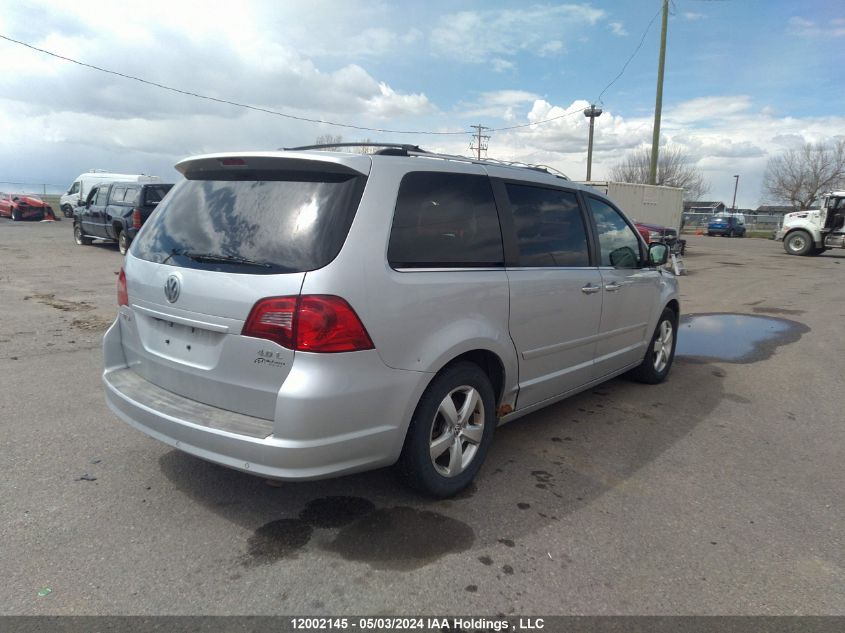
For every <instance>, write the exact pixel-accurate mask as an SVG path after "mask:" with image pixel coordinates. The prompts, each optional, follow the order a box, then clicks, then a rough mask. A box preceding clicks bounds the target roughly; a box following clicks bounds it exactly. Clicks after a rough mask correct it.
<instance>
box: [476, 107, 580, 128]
mask: <svg viewBox="0 0 845 633" xmlns="http://www.w3.org/2000/svg"><path fill="white" fill-rule="evenodd" d="M586 109H587V108H580V109H578V110H573V111H572V112H565V113H564V114H559V115H558V116H553V117H551V118H550V119H543V120H542V121H534V122H533V123H522V124H521V125H511V126H508V127H496V128H487V131H488V132H504V131H505V130H516V129H518V128H522V127H531V126H532V125H543V124H544V123H549V122H550V121H557V120H558V119H565V118H566V117H568V116H572V115H573V114H579V113H581V112H583V111H584V110H586Z"/></svg>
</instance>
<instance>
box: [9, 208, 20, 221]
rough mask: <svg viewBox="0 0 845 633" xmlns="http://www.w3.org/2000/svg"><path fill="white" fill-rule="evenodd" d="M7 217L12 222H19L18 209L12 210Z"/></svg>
mask: <svg viewBox="0 0 845 633" xmlns="http://www.w3.org/2000/svg"><path fill="white" fill-rule="evenodd" d="M9 217H10V218H12V222H19V221H20V219H21V212H20V209H12V214H11V215H10V216H9Z"/></svg>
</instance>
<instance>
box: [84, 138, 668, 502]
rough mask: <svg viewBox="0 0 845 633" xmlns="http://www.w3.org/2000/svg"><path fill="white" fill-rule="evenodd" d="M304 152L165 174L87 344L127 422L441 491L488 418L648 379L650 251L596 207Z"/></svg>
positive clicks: (658, 259)
mask: <svg viewBox="0 0 845 633" xmlns="http://www.w3.org/2000/svg"><path fill="white" fill-rule="evenodd" d="M313 149H314V148H299V150H292V151H280V152H256V153H246V154H213V155H205V156H198V157H194V158H189V159H186V160H184V161H182V162H180V163H179V164H178V165H177V166H176V168H177V170H178V171H180V172H181V173H182V174H184V176H185V180H183V181H182V182H180V183H179V184H177V185H176V186H175V187H174V188H173V190H172V191H171V192H170V193H169V194H168V196H167V197H166V198H165V199H164V201H163V202H162V203H161V206H160V208H159V209H158V210H157V211H156V213H155V214H154V215H153V216H152V218H151V220H150V222H149V223H148V224H147V225H146V226H144V228H143V230H142V231H141V232H140V234H139V235H138V238H137V239H136V240H135V242H134V243H133V244H132V246H131V247H130V248H129V252H128V254H127V256H126V259H125V262H124V267H123V268H122V269H121V271H120V275H119V278H118V304H119V312H118V318H117V320H116V321H115V323H114V324H113V325H112V326H111V328H109V330H108V331H107V333H106V335H105V338H104V343H103V353H104V365H105V367H104V372H103V383H104V387H105V392H106V399H107V402H108V404H109V406H110V407H111V408H112V410H113V411H114V412H115V413H116V415H118V416H119V417H120V418H122V419H123V420H124V421H126V422H127V423H129V424H130V425H132V426H133V427H135V428H137V429H139V430H141V431H143V432H144V433H146V434H148V435H150V436H152V437H154V438H156V439H159V440H161V441H164V442H166V443H167V444H169V445H170V446H174V447H176V448H177V449H179V450H182V451H186V452H188V453H191V454H193V455H196V456H198V457H201V458H203V459H206V460H209V461H212V462H216V463H219V464H223V465H225V466H228V467H231V468H235V469H238V470H242V471H245V472H249V473H254V474H256V475H259V476H262V477H268V478H275V479H287V480H303V479H318V478H325V477H331V476H337V475H342V474H346V473H353V472H358V471H362V470H368V469H373V468H378V467H382V466H387V465H390V464H396V465H397V467H398V471H399V473H400V474H401V475H402V476H403V477H404V478H405V480H406V481H407V482H408V483H410V484H411V485H412V486H414V487H415V488H416V489H418V490H419V491H422V492H423V493H425V494H429V495H433V496H438V497H445V496H449V495H453V494H455V493H457V492H458V491H460V490H461V489H463V488H465V487H466V486H467V485H468V484H469V483H470V482H471V481H472V479H473V478H474V477H475V475H476V473H477V472H478V471H479V469H480V468H481V465H482V462H483V461H484V459H485V456H486V454H487V451H488V448H489V446H490V443H491V441H492V439H493V433H494V427H496V426H497V425H498V424H502V423H504V422H508V421H511V420H514V419H516V418H519V417H521V416H523V415H526V414H528V413H530V412H532V411H536V410H537V409H539V408H541V407H544V406H547V405H549V404H552V403H554V402H557V401H559V400H561V399H562V398H565V397H567V396H570V395H572V394H575V393H577V392H579V391H582V390H584V389H588V388H590V387H591V386H593V385H596V384H598V383H600V382H603V381H605V380H608V379H610V378H612V377H614V376H616V375H619V374H621V373H624V372H632V376H634V377H635V378H636V379H638V380H640V381H642V382H646V383H658V382H660V381H662V380H664V379H665V378H666V376H667V374H668V372H669V369H670V367H671V365H672V360H673V356H674V350H675V341H676V338H677V337H676V333H677V327H678V315H679V300H678V288H677V282H676V280H675V278H674V277H673V276H672V275H671V274H670V273H668V272H667V271H665V270H663V269H662V266H663V265H664V264H665V263H666V260H667V256H668V248H667V246H666V245H664V244H652V245H650V246H647V245H646V244H645V243H644V241H643V240H642V239H641V238H640V236H639V233H638V232H637V229H636V228H635V226H634V224H633V223H632V222H631V221H630V220H629V219H628V218H627V217H626V216H625V214H624V213H623V212H622V211H621V210H620V209H619V208H617V207H616V206H615V205H614V203H613V202H612V201H611V200H610V199H608V198H607V197H606V196H604V195H602V194H600V193H598V192H597V191H595V190H593V189H591V188H589V187H585V186H582V185H578V184H575V183H573V182H571V181H569V180H567V179H565V178H561V177H557V176H554V175H551V174H549V173H545V172H541V171H538V170H536V169H527V168H518V167H511V166H504V165H500V164H495V163H492V162H486V161H476V160H472V159H457V158H455V157H447V156H439V155H437V154H430V153H427V152H422V151H421V150H419V149H418V148H415V147H411V146H393V147H389V148H386V149H384V150H380V151H379V152H377V153H376V154H374V155H355V154H347V153H341V152H324V151H312V150H313ZM116 186H118V185H109V186H108V187H107V188H106V187H105V186H104V191H113V190H114V187H116ZM120 186H125V185H120ZM99 195H100V194H99V193H98V194H97V196H96V197H97V199H99V200H100V202H101V203H102V204H105V205H106V206H108V205H107V200H108V197H109V194H108V193H103V194H102V195H103V198H102V199H100V198H99ZM124 195H126V194H124ZM102 204H101V206H102ZM89 222H90V223H91V225H92V226H93V225H94V224H96V222H94V221H90V220H89ZM102 225H103V226H104V227H108V226H109V223H108V222H107V221H106V222H103V223H102ZM104 230H108V229H104ZM82 236H83V237H84V236H85V233H83V234H82Z"/></svg>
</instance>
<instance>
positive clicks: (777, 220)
mask: <svg viewBox="0 0 845 633" xmlns="http://www.w3.org/2000/svg"><path fill="white" fill-rule="evenodd" d="M728 215H729V214H728ZM712 217H713V214H712V213H693V212H687V213H684V214H683V219H682V220H681V226H682V231H683V232H684V233H695V231H697V230H698V229H702V230H704V231H706V230H707V223H708V222H710V219H711V218H712ZM744 217H745V228H746V230H748V231H777V230H778V229H779V228H780V227H781V226H782V225H783V214H780V213H775V214H768V213H753V214H752V213H745V214H744Z"/></svg>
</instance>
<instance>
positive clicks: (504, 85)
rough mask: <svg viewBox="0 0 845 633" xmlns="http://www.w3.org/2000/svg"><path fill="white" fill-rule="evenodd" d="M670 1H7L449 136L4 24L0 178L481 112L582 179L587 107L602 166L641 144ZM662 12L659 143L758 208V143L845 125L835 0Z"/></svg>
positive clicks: (58, 26) (155, 164)
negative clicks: (683, 153) (594, 111)
mask: <svg viewBox="0 0 845 633" xmlns="http://www.w3.org/2000/svg"><path fill="white" fill-rule="evenodd" d="M660 5H661V2H660V0H612V1H611V0H606V1H601V0H594V1H593V2H590V3H577V2H573V3H551V2H549V3H537V4H532V3H531V2H500V1H497V0H484V1H477V2H476V1H468V2H460V1H455V0H450V1H439V0H428V1H425V2H423V1H421V0H420V1H414V2H412V1H410V0H408V1H402V2H380V1H378V0H366V1H363V2H358V1H355V0H345V1H342V2H341V1H338V2H329V1H322V0H308V1H307V2H295V1H293V0H286V1H284V2H279V1H272V2H259V1H254V2H251V1H248V0H240V1H238V2H232V1H229V2H217V1H215V0H205V1H203V2H188V1H182V0H169V1H167V2H163V1H158V0H144V1H143V2H134V1H132V0H129V1H127V0H124V1H122V2H120V3H111V2H105V3H104V2H102V1H101V0H98V1H96V2H86V1H84V0H75V1H74V2H73V3H70V2H58V1H57V2H28V1H26V0H23V1H22V0H0V35H3V36H6V37H9V38H13V39H16V40H20V41H22V42H26V43H28V44H31V45H32V46H36V47H39V48H42V49H45V50H48V51H52V52H54V53H56V54H59V55H63V56H66V57H70V58H73V59H76V60H79V61H81V62H85V63H87V64H91V65H95V66H99V67H102V68H105V69H109V70H113V71H117V72H120V73H124V74H128V75H134V76H137V77H141V78H143V79H146V80H148V81H151V82H155V83H159V84H164V85H167V86H172V87H175V88H178V89H180V90H184V91H188V92H194V93H198V94H203V95H207V96H210V97H214V98H217V99H223V100H228V101H235V102H238V103H243V104H249V105H252V106H255V107H257V108H264V109H268V110H273V111H276V112H281V113H285V114H289V115H293V116H296V117H303V118H307V119H317V120H319V121H333V122H337V123H342V124H346V125H350V126H360V127H369V128H378V129H389V130H409V131H417V132H440V133H442V132H452V133H456V134H398V133H381V132H374V131H367V130H360V129H355V128H351V127H335V126H331V125H328V124H326V123H310V122H307V121H301V120H295V119H290V118H285V117H282V116H278V115H273V114H268V113H264V112H259V111H255V110H249V109H244V108H240V107H235V106H231V105H225V104H221V103H217V102H214V101H209V100H203V99H198V98H196V97H191V96H187V95H183V94H177V93H174V92H168V91H165V90H162V89H160V88H155V87H152V86H150V85H145V84H142V83H139V82H136V81H132V80H129V79H125V78H122V77H118V76H115V75H110V74H106V73H103V72H98V71H96V70H92V69H90V68H86V67H82V66H79V65H76V64H73V63H70V62H67V61H63V60H60V59H57V58H55V57H50V56H48V55H45V54H44V53H40V52H37V51H34V50H31V49H28V48H25V47H23V46H21V45H19V44H14V43H12V42H9V41H7V40H0V77H2V78H3V90H2V91H0V188H2V189H10V188H13V186H12V185H9V184H4V182H23V183H49V184H50V185H56V186H58V187H66V186H67V185H68V184H69V183H70V182H71V181H72V180H73V178H75V177H76V176H77V175H78V174H79V173H80V172H83V171H86V170H88V169H90V168H100V169H108V170H112V171H122V172H129V173H153V174H157V175H160V176H163V177H165V178H167V179H175V178H176V177H177V174H176V172H175V171H174V170H173V169H172V165H173V163H175V162H176V161H177V160H179V159H180V158H183V157H185V156H188V155H191V154H197V153H204V152H213V151H228V150H247V149H275V148H278V147H282V146H292V145H297V144H307V143H313V142H314V141H315V140H316V138H317V137H318V136H320V135H324V134H332V135H341V136H343V138H344V140H348V141H355V140H361V139H365V138H369V139H372V140H381V141H399V142H410V143H417V144H419V145H421V146H422V147H424V148H426V149H432V150H437V151H446V152H449V153H467V152H468V147H469V142H470V137H469V134H468V131H469V126H470V125H473V124H482V125H486V126H488V127H491V128H494V129H495V130H500V131H494V132H492V133H491V137H492V138H491V139H490V145H489V155H490V156H491V157H494V158H499V159H505V160H522V161H526V162H532V163H544V164H548V165H552V166H554V167H556V168H558V169H560V170H562V171H564V172H565V173H567V174H568V175H569V176H570V177H571V178H573V179H575V180H578V179H583V178H584V176H585V169H586V140H587V120H586V119H585V118H584V116H583V115H582V114H581V113H580V110H581V109H583V108H584V107H585V106H586V105H588V104H589V103H590V102H596V103H600V104H601V105H602V107H603V108H604V114H603V115H602V116H601V117H600V118H599V119H597V121H596V138H595V143H596V149H595V154H594V164H593V177H594V178H595V179H601V178H604V177H606V176H608V173H609V169H610V167H611V166H612V165H613V164H614V163H616V162H618V161H619V160H620V159H621V158H622V157H624V155H625V153H626V152H628V151H630V150H632V149H634V148H637V147H640V146H643V145H647V144H650V143H651V134H652V118H653V109H654V93H655V82H656V68H657V53H658V44H659V27H660V19H659V16H658V12H659V10H660ZM671 8H672V10H671V16H670V18H669V29H668V46H667V58H666V78H665V85H664V99H663V103H664V110H663V124H662V137H661V142H664V143H670V144H673V145H678V146H681V147H683V148H684V149H686V150H687V152H688V153H689V155H690V156H691V157H692V159H693V160H694V161H696V165H697V167H698V168H700V169H701V170H702V172H703V173H704V175H705V178H706V179H707V180H708V182H709V184H710V193H709V194H708V195H707V196H706V197H707V198H711V199H717V200H724V201H725V202H727V203H730V200H731V197H732V195H733V184H734V179H733V174H740V176H741V177H740V182H739V193H738V196H737V206H741V207H751V208H754V207H756V206H758V205H759V204H760V203H761V202H763V192H762V189H761V181H762V175H763V171H764V169H765V165H766V161H767V159H768V158H770V157H772V156H776V155H778V154H779V153H780V152H782V151H784V150H785V149H787V148H790V147H795V146H797V145H800V144H802V143H804V142H806V141H811V142H829V141H831V140H833V139H836V138H837V137H838V138H843V137H845V88H843V85H842V83H841V78H842V72H841V66H842V62H843V60H845V2H841V1H840V0H827V1H825V0H802V1H801V2H795V1H791V0H733V1H731V0H724V1H718V0H712V1H708V0H673V2H672V3H671ZM655 18H656V19H655ZM649 23H651V26H650V28H648V31H647V32H646V30H647V27H648V26H649ZM644 33H645V38H644V39H643V34H644ZM641 40H642V47H641V48H640V50H639V51H638V52H637V54H636V55H635V56H634V57H633V58H632V59H631V60H630V63H629V64H628V66H627V68H626V69H625V72H624V73H623V74H622V76H621V77H620V78H619V79H617V80H616V82H615V83H613V84H612V85H611V86H610V87H607V86H608V84H610V83H611V81H612V80H613V79H614V78H615V77H616V76H617V75H618V74H619V72H620V71H621V70H622V68H623V65H624V64H625V63H626V61H627V60H628V59H629V58H630V57H631V54H632V53H633V52H634V51H635V49H637V47H638V45H639V44H640V42H641ZM570 112H571V113H573V114H572V115H570V116H565V117H562V118H557V119H555V120H553V121H551V122H549V123H545V124H540V125H534V126H528V127H519V128H516V129H511V130H501V129H500V128H507V127H511V126H519V125H525V124H528V123H533V122H537V121H544V120H546V119H551V118H554V117H558V116H559V115H562V114H566V113H570ZM32 188H33V187H24V186H17V189H32ZM50 190H56V187H52V188H50Z"/></svg>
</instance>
